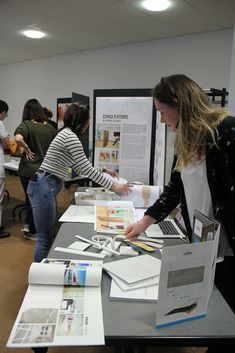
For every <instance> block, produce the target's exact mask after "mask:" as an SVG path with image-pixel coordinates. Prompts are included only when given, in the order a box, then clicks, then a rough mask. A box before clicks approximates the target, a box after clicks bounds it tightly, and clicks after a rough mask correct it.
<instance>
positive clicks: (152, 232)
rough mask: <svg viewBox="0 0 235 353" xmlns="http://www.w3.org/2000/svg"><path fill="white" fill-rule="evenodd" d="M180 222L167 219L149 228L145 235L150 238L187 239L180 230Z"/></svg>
mask: <svg viewBox="0 0 235 353" xmlns="http://www.w3.org/2000/svg"><path fill="white" fill-rule="evenodd" d="M180 227H181V226H180V225H179V222H178V221H177V220H176V219H173V218H166V219H164V221H161V222H159V223H156V224H152V225H151V226H149V227H148V228H147V229H146V231H145V233H146V236H147V237H148V238H176V239H177V238H180V239H184V238H186V235H185V234H184V232H183V231H182V230H181V228H180Z"/></svg>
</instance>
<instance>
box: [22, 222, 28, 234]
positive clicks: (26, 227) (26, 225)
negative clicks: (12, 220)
mask: <svg viewBox="0 0 235 353" xmlns="http://www.w3.org/2000/svg"><path fill="white" fill-rule="evenodd" d="M21 232H26V233H29V224H24V228H23V229H21Z"/></svg>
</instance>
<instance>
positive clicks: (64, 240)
mask: <svg viewBox="0 0 235 353" xmlns="http://www.w3.org/2000/svg"><path fill="white" fill-rule="evenodd" d="M75 234H79V235H81V236H84V237H87V238H89V237H91V236H92V235H94V234H96V233H95V231H94V224H89V223H64V224H62V225H61V227H60V230H59V232H58V234H57V237H56V239H55V241H54V243H53V245H52V248H51V251H50V253H49V255H48V257H50V258H58V259H65V258H71V259H77V258H78V255H74V254H66V253H62V252H57V251H54V248H55V247H57V246H61V247H67V246H68V245H70V244H71V243H72V242H73V241H75V240H76V238H75V237H74V236H75ZM180 242H181V240H177V239H174V240H173V239H172V240H168V241H166V245H176V244H179V243H180ZM89 251H94V252H95V251H96V250H95V249H92V248H89ZM156 254H157V252H156ZM82 259H86V258H85V257H82ZM87 259H91V258H87ZM110 259H111V261H115V258H114V257H112V258H110V257H106V258H105V259H104V262H107V261H110ZM116 259H119V258H116ZM109 290H110V279H109V277H108V276H107V275H106V274H104V275H103V278H102V287H101V291H102V305H103V317H104V334H105V342H106V345H110V346H115V347H116V348H117V351H118V352H121V350H120V346H122V347H123V349H124V351H128V350H129V348H131V347H132V346H133V345H134V346H138V347H139V349H140V350H141V351H144V348H145V347H146V346H198V347H200V346H202V347H203V346H209V345H211V344H213V345H214V344H216V345H221V346H224V345H226V344H235V315H234V314H233V312H232V310H231V309H230V307H229V306H228V305H227V303H226V302H225V300H224V299H223V297H222V295H221V294H220V292H219V291H218V290H217V288H214V289H213V292H212V295H211V299H210V303H209V307H208V315H207V317H206V318H203V319H200V320H194V321H189V322H187V323H183V324H178V325H174V326H169V327H165V328H161V329H158V330H157V329H155V315H156V303H149V302H140V301H136V302H133V301H117V300H112V301H111V300H110V299H109ZM231 353H232V352H231Z"/></svg>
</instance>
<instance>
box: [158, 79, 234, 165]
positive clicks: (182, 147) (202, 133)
mask: <svg viewBox="0 0 235 353" xmlns="http://www.w3.org/2000/svg"><path fill="white" fill-rule="evenodd" d="M153 97H154V98H155V99H157V100H159V101H160V102H161V103H165V104H167V105H168V106H170V107H172V108H177V109H178V113H179V123H178V126H177V132H176V136H175V154H176V156H177V163H176V169H177V170H179V171H182V170H183V169H184V167H185V166H186V165H187V164H188V163H189V162H190V161H192V159H193V158H194V157H196V156H198V157H199V158H200V156H202V155H203V154H204V152H205V146H206V141H207V138H208V137H209V136H211V138H212V141H213V142H214V143H215V144H216V140H217V136H218V132H217V126H218V124H219V123H220V122H221V121H222V120H223V119H224V118H225V116H226V115H227V114H228V112H227V111H226V110H225V109H222V108H220V109H213V108H212V105H211V103H210V100H209V98H208V96H207V95H206V93H205V92H204V91H203V89H202V88H201V87H200V86H199V85H198V84H197V83H196V82H194V81H193V80H191V79H190V78H188V77H187V76H185V75H180V74H179V75H172V76H167V77H162V78H161V80H160V82H159V83H158V84H157V85H156V86H155V88H154V90H153Z"/></svg>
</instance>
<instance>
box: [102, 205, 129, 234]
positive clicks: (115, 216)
mask: <svg viewBox="0 0 235 353" xmlns="http://www.w3.org/2000/svg"><path fill="white" fill-rule="evenodd" d="M134 222H135V216H134V208H133V207H118V206H100V205H96V206H95V231H96V232H97V233H105V234H106V233H107V234H124V231H125V228H126V227H127V226H128V225H129V224H131V223H134Z"/></svg>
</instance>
